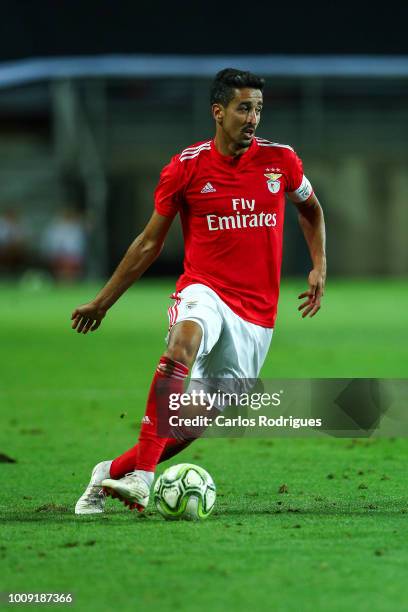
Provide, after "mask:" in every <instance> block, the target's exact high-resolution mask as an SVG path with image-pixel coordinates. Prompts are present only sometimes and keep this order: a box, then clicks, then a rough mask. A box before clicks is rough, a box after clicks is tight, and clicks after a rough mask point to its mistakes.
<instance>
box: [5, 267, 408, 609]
mask: <svg viewBox="0 0 408 612" xmlns="http://www.w3.org/2000/svg"><path fill="white" fill-rule="evenodd" d="M172 286H173V285H172V282H171V281H163V282H153V281H145V282H143V283H140V284H139V285H138V286H136V287H135V288H133V289H132V290H130V291H129V292H128V293H127V294H126V296H124V297H123V298H122V299H121V301H120V302H119V303H118V304H117V305H116V306H115V307H114V308H113V310H112V311H111V312H110V313H109V314H108V316H107V318H106V320H105V322H104V323H103V325H102V327H101V328H100V330H98V331H97V332H96V333H95V334H91V335H88V336H78V335H77V334H75V333H74V332H72V331H71V330H70V321H69V317H70V313H71V311H72V310H73V308H74V307H75V306H76V305H77V304H78V303H83V302H85V301H87V300H88V299H90V298H92V297H93V295H94V293H95V290H96V287H95V286H89V285H83V286H79V287H72V288H47V287H45V288H43V289H41V290H38V291H30V290H29V289H28V288H24V287H12V286H2V287H1V303H0V316H1V318H0V328H1V331H0V346H1V368H0V406H1V413H0V414H1V422H0V452H1V453H5V454H7V455H9V456H10V457H12V458H14V459H16V463H4V462H2V463H0V474H1V483H2V486H1V496H0V518H1V539H0V562H1V568H2V569H1V574H0V591H14V592H15V591H18V592H21V591H31V592H51V591H53V592H58V591H63V592H72V593H74V596H75V598H76V604H75V609H77V610H81V611H82V610H86V611H93V610H95V611H98V612H100V611H101V610H113V609H117V610H129V611H130V610H192V611H194V610H200V611H202V610H207V609H211V610H225V609H234V608H235V609H237V610H248V609H261V610H278V611H281V610H282V611H285V612H286V611H292V610H293V611H299V610H301V611H302V612H303V611H309V610H310V611H312V610H313V611H316V610H319V611H320V610H321V611H325V612H326V611H342V610H347V611H349V610H350V609H353V610H357V611H365V610H367V611H370V612H372V611H373V610H378V611H384V610H385V611H388V610H390V611H391V610H392V611H394V612H395V610H405V609H406V608H407V606H408V582H407V580H406V568H407V563H408V547H407V540H408V488H407V462H408V441H407V440H406V439H400V438H397V439H364V440H362V439H360V440H354V441H353V440H346V439H341V440H340V439H334V438H329V437H327V438H321V439H320V438H319V439H309V440H308V439H299V440H294V439H277V438H274V439H273V440H272V439H271V440H265V439H260V440H257V439H251V440H249V439H247V440H239V439H205V440H204V439H203V440H198V441H197V442H196V443H195V444H193V445H192V446H191V447H190V449H188V450H187V451H185V452H184V453H183V454H182V455H180V456H179V457H177V458H176V459H172V460H171V461H170V462H169V463H168V464H170V463H175V462H178V461H189V462H193V463H198V464H199V465H202V466H203V467H204V468H206V469H207V470H208V471H209V472H210V473H211V474H212V476H213V478H214V480H215V482H216V484H217V488H218V499H217V505H216V509H215V511H214V514H213V515H212V517H211V518H210V519H209V520H208V521H204V522H202V523H197V524H191V523H183V522H176V523H168V522H165V521H164V520H162V519H161V518H160V517H159V515H158V514H157V512H155V511H154V508H153V507H151V506H150V507H149V509H148V511H147V513H146V516H144V517H142V516H137V515H136V514H135V513H130V512H129V511H128V510H126V509H125V508H124V507H123V506H122V505H119V504H117V502H115V501H113V500H108V502H107V512H106V514H105V515H103V516H95V517H76V516H75V515H74V514H73V508H74V504H75V502H76V499H77V497H78V496H79V495H80V494H81V492H82V490H83V487H84V486H85V485H86V484H87V482H88V479H89V474H90V470H91V468H92V467H93V465H94V464H95V463H96V462H98V461H100V460H102V459H109V458H113V457H115V456H116V455H117V454H119V453H121V452H122V451H123V450H125V449H127V448H128V447H130V446H131V445H132V444H133V443H134V442H135V439H136V437H137V433H138V422H139V420H140V417H141V415H142V413H143V410H144V400H145V397H146V393H147V390H148V387H149V384H150V379H151V375H152V373H153V371H154V368H155V365H156V362H157V359H158V357H159V355H160V354H161V352H162V350H163V347H164V337H165V333H166V323H167V321H166V308H167V305H168V301H167V296H168V295H169V294H170V292H171V290H172ZM303 290H304V280H303V279H302V280H298V281H295V280H293V281H290V282H289V283H285V284H284V286H283V290H282V297H281V302H280V309H279V316H278V325H277V328H276V332H275V336H274V339H273V341H272V347H271V351H270V354H269V356H268V359H267V362H266V364H265V367H264V370H263V375H264V376H265V377H278V378H279V377H280V378H285V377H293V378H296V377H297V378H303V377H364V376H369V377H389V378H404V377H406V373H407V371H406V364H407V363H408V345H407V342H406V330H407V327H408V325H407V323H408V315H407V309H406V306H405V305H406V303H407V297H408V288H407V285H406V283H403V282H402V281H357V280H356V281H353V282H340V281H338V282H332V283H331V284H329V286H328V289H327V294H326V297H325V303H324V308H323V309H322V311H321V312H320V313H319V314H318V316H316V317H315V318H314V319H312V320H301V318H300V317H299V315H298V313H297V311H296V307H297V294H298V293H300V292H301V291H303ZM168 464H167V465H168ZM165 465H166V464H164V465H162V466H160V471H161V470H162V469H163V467H164V466H165ZM282 484H285V485H286V487H287V492H286V493H279V488H280V487H281V485H282Z"/></svg>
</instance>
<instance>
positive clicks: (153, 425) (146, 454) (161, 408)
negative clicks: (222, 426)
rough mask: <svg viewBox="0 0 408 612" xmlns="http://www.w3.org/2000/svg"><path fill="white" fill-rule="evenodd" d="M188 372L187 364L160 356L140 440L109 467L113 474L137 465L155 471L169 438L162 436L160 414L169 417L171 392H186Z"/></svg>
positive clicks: (114, 475) (116, 476)
mask: <svg viewBox="0 0 408 612" xmlns="http://www.w3.org/2000/svg"><path fill="white" fill-rule="evenodd" d="M187 375H188V368H187V366H185V365H184V364H182V363H180V362H178V361H173V360H172V359H169V358H168V357H161V358H160V362H159V365H158V367H157V370H156V373H155V375H154V378H153V381H152V384H151V387H150V391H149V396H148V398H147V406H146V412H145V416H144V417H143V420H142V428H141V430H140V435H139V443H138V444H137V445H136V446H134V447H133V448H131V449H129V450H128V451H127V452H126V453H124V454H123V455H121V456H120V457H118V458H117V459H115V460H114V461H113V463H112V466H111V470H110V473H111V477H112V478H118V477H119V478H121V476H118V474H122V475H123V474H126V473H127V472H131V471H133V470H135V469H136V470H145V471H147V472H154V470H155V468H156V465H157V463H158V462H159V460H160V457H161V455H162V452H163V450H164V448H165V446H166V443H167V441H168V440H169V438H166V437H162V438H161V437H159V435H158V431H157V428H158V418H159V416H160V415H161V416H162V418H164V419H165V418H166V417H167V414H168V412H167V411H168V407H169V395H170V393H183V391H184V380H185V378H186V377H187ZM183 448H184V446H183ZM129 467H130V469H129Z"/></svg>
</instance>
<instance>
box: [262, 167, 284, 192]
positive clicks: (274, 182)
mask: <svg viewBox="0 0 408 612" xmlns="http://www.w3.org/2000/svg"><path fill="white" fill-rule="evenodd" d="M264 176H266V178H267V179H268V180H267V182H266V184H267V185H268V189H269V191H270V192H271V193H278V191H279V189H280V186H281V184H280V182H279V179H280V177H281V176H282V174H275V173H273V172H271V173H269V174H264Z"/></svg>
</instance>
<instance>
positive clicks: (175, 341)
mask: <svg viewBox="0 0 408 612" xmlns="http://www.w3.org/2000/svg"><path fill="white" fill-rule="evenodd" d="M202 334H203V333H202V330H201V326H200V325H199V324H198V323H196V322H195V321H182V322H181V323H177V324H176V325H175V326H174V327H173V328H172V330H171V332H170V338H169V344H168V347H167V350H166V352H165V353H164V354H165V356H166V357H168V358H169V359H172V360H173V361H179V362H180V363H183V364H184V365H186V366H187V367H188V368H190V367H191V366H192V364H193V363H194V360H195V358H196V355H197V353H198V349H199V348H200V343H201V338H202Z"/></svg>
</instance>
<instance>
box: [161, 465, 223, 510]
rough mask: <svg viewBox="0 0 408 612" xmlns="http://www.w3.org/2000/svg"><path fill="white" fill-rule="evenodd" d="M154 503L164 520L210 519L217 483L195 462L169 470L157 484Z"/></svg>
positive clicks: (175, 466)
mask: <svg viewBox="0 0 408 612" xmlns="http://www.w3.org/2000/svg"><path fill="white" fill-rule="evenodd" d="M153 496H154V502H155V504H156V508H157V509H158V511H159V512H160V514H161V515H162V516H163V517H164V518H165V519H170V520H178V519H184V520H187V521H196V520H198V519H205V518H207V517H208V516H209V515H210V514H211V512H212V511H213V508H214V504H215V497H216V492H215V484H214V481H213V479H212V478H211V476H210V475H209V473H208V472H206V471H205V470H203V468H201V467H199V466H198V465H194V464H192V463H179V464H178V465H173V466H172V467H169V468H168V469H167V470H166V471H165V472H163V474H162V475H161V476H159V478H158V479H157V481H156V484H155V485H154V491H153Z"/></svg>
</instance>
